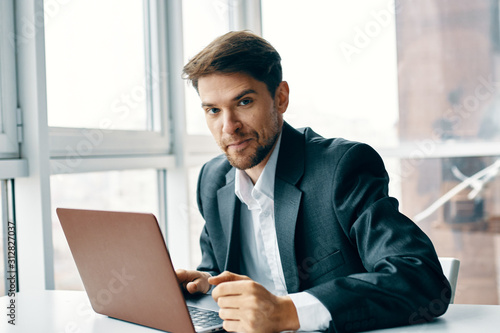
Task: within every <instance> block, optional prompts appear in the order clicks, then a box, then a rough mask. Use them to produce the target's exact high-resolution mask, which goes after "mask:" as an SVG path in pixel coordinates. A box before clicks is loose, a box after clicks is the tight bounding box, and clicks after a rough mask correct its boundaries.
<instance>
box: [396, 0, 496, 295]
mask: <svg viewBox="0 0 500 333" xmlns="http://www.w3.org/2000/svg"><path fill="white" fill-rule="evenodd" d="M410 5H411V10H401V11H398V13H397V21H396V22H397V45H398V68H399V72H398V81H399V115H400V121H399V124H398V131H399V137H400V139H401V141H417V140H420V141H419V142H425V144H424V145H425V146H426V147H427V148H428V149H432V147H433V145H434V144H435V143H440V142H447V143H448V144H449V147H450V148H449V150H450V151H454V152H456V153H457V155H460V143H461V142H471V143H472V142H475V143H479V144H480V142H491V141H499V140H500V104H499V101H500V99H499V95H498V92H497V84H496V83H497V81H498V71H497V68H499V66H498V64H499V62H498V61H499V51H500V39H499V38H500V30H499V29H500V27H499V4H498V1H486V0H482V1H473V2H471V1H466V0H457V1H436V0H424V1H419V2H415V3H413V2H412V3H411V4H410ZM410 12H411V13H410ZM424 140H425V141H424ZM478 147H480V145H478ZM428 149H427V150H428ZM425 150H426V149H423V150H422V151H421V152H419V153H422V152H424V153H425ZM420 155H422V154H420ZM496 160H497V158H496V157H456V158H447V159H426V160H423V161H422V160H420V161H416V160H403V161H401V170H402V172H401V174H402V175H403V178H402V181H401V192H402V193H403V196H402V198H403V201H402V202H403V207H405V211H406V212H407V213H408V215H409V216H412V217H414V216H416V217H417V220H419V218H418V216H419V215H416V214H418V213H421V212H422V211H424V209H425V208H428V207H432V206H431V205H432V204H433V203H434V204H436V202H438V199H439V198H441V197H442V196H443V195H444V194H445V193H447V192H448V191H450V190H451V189H453V188H454V187H455V186H457V185H458V184H459V183H461V182H462V181H463V180H464V179H467V177H470V176H472V175H474V174H476V173H478V172H480V171H481V170H484V169H485V168H487V167H489V166H491V165H492V164H493V163H494V162H495V161H496ZM495 172H498V168H496V170H495V168H493V169H492V170H491V172H490V173H487V174H486V175H484V176H483V177H481V178H479V179H478V180H477V181H475V182H473V184H472V185H473V186H472V187H471V186H468V187H467V188H466V189H464V190H463V191H460V192H459V193H457V194H454V195H452V196H450V198H448V200H447V201H446V202H445V203H444V204H443V205H442V206H441V207H439V209H437V210H436V211H435V212H433V213H432V214H431V215H430V216H428V217H426V218H425V219H422V221H421V222H419V223H421V224H422V225H423V226H424V227H425V230H426V231H427V232H428V234H429V235H430V236H431V238H432V239H433V241H434V244H435V246H436V248H437V250H438V254H439V255H441V256H455V257H457V258H459V259H460V260H461V266H460V274H459V279H458V286H457V288H458V289H457V294H456V298H455V302H456V303H475V304H499V301H500V295H499V292H500V291H499V290H500V289H499V287H498V286H499V282H500V271H498V269H497V268H498V267H500V238H499V235H500V227H499V226H500V225H499V221H500V207H499V202H500V191H499V189H500V180H499V178H498V177H497V175H496V174H495ZM429 213H430V211H429ZM425 215H427V214H425ZM420 216H422V215H420Z"/></svg>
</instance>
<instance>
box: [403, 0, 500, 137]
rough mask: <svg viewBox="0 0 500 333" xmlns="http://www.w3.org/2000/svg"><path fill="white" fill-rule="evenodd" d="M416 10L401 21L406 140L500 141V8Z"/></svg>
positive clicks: (425, 4)
mask: <svg viewBox="0 0 500 333" xmlns="http://www.w3.org/2000/svg"><path fill="white" fill-rule="evenodd" d="M408 5H409V6H411V10H401V11H399V12H398V14H397V17H398V19H397V44H398V68H399V73H398V80H399V114H400V122H399V133H400V137H401V139H402V140H422V139H426V140H429V139H431V140H434V141H450V140H453V141H454V142H456V141H458V142H463V141H483V140H484V141H492V140H493V141H500V95H499V94H498V86H497V81H498V80H499V71H498V69H500V66H499V64H500V57H499V56H500V25H499V4H498V1H488V0H481V1H467V0H459V1H458V0H457V1H437V0H424V1H417V2H415V3H413V2H412V3H411V4H408Z"/></svg>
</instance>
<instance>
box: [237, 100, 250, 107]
mask: <svg viewBox="0 0 500 333" xmlns="http://www.w3.org/2000/svg"><path fill="white" fill-rule="evenodd" d="M250 103H252V100H251V99H242V100H241V101H240V102H239V103H238V104H239V105H241V106H245V105H248V104H250Z"/></svg>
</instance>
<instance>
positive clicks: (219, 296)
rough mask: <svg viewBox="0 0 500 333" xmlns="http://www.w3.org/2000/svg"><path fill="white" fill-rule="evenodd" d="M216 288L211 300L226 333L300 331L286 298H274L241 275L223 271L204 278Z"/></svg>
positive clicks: (261, 287) (291, 305)
mask: <svg viewBox="0 0 500 333" xmlns="http://www.w3.org/2000/svg"><path fill="white" fill-rule="evenodd" d="M208 282H209V283H210V284H213V285H216V286H217V287H215V288H214V290H213V291H212V297H213V298H214V300H215V301H216V302H217V303H218V305H219V307H220V310H219V316H220V317H221V318H222V319H223V320H224V324H223V325H224V326H223V327H224V329H225V330H226V331H228V332H245V333H253V332H281V331H285V330H297V329H299V328H300V324H299V319H298V316H297V310H296V309H295V305H294V304H293V302H292V300H291V299H290V297H288V296H275V295H273V294H271V293H270V292H269V291H267V289H266V288H264V287H263V286H262V285H261V284H259V283H257V282H255V281H253V280H251V279H250V278H249V277H247V276H244V275H238V274H234V273H231V272H223V273H221V274H219V275H218V276H214V277H211V278H209V279H208Z"/></svg>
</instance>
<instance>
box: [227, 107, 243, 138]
mask: <svg viewBox="0 0 500 333" xmlns="http://www.w3.org/2000/svg"><path fill="white" fill-rule="evenodd" d="M240 128H241V122H240V120H239V119H238V117H237V116H236V115H235V114H234V112H232V111H228V112H224V124H223V127H222V131H223V132H224V133H227V134H234V133H236V132H237V131H238V130H239V129H240Z"/></svg>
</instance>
